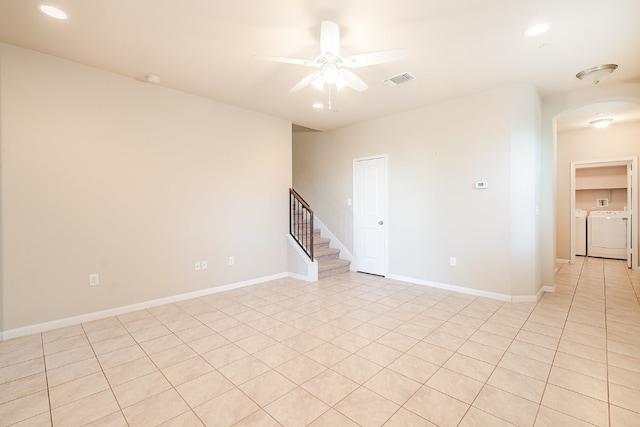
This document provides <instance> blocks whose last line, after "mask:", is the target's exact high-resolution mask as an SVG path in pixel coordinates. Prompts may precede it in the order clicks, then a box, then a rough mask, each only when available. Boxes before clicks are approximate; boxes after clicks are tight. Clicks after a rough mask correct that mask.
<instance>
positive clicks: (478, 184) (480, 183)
mask: <svg viewBox="0 0 640 427" xmlns="http://www.w3.org/2000/svg"><path fill="white" fill-rule="evenodd" d="M475 187H476V188H477V189H480V190H483V189H485V188H489V183H488V182H487V181H484V180H482V181H477V182H476V183H475Z"/></svg>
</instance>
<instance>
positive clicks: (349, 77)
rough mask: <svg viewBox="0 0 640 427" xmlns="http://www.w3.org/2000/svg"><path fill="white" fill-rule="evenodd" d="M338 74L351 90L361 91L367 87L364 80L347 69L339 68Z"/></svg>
mask: <svg viewBox="0 0 640 427" xmlns="http://www.w3.org/2000/svg"><path fill="white" fill-rule="evenodd" d="M340 76H341V77H342V78H344V80H345V81H346V82H347V86H349V87H350V88H351V89H353V90H357V91H358V92H363V91H365V90H367V88H368V87H369V86H368V85H367V84H366V83H365V82H364V80H362V79H361V78H360V77H358V76H356V75H355V74H353V73H352V72H351V71H349V70H345V69H341V70H340Z"/></svg>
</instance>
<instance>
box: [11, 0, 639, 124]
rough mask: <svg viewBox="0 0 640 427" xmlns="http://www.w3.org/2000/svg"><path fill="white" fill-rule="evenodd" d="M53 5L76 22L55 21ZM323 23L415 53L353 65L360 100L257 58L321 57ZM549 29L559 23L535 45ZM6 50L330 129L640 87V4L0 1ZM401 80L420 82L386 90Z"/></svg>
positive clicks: (367, 41)
mask: <svg viewBox="0 0 640 427" xmlns="http://www.w3.org/2000/svg"><path fill="white" fill-rule="evenodd" d="M41 4H49V5H53V6H56V7H59V8H61V9H63V10H64V11H65V12H67V14H68V16H69V17H68V19H67V20H64V21H62V20H56V19H53V18H51V17H48V16H46V15H44V14H43V13H41V12H40V10H39V9H38V6H40V5H41ZM322 20H330V21H334V22H336V23H338V24H339V25H340V38H341V54H342V55H343V56H350V55H354V54H359V53H365V52H371V51H380V50H387V49H396V48H404V49H406V58H405V59H402V60H399V61H396V62H391V63H385V64H379V65H374V66H370V67H364V68H357V69H352V71H354V72H355V73H356V74H357V75H358V76H359V77H360V78H362V79H363V80H364V81H365V82H366V83H367V84H368V85H369V88H368V90H366V91H364V92H361V93H359V92H356V91H354V90H352V89H350V88H348V87H345V88H343V89H341V90H340V91H336V90H333V91H332V92H331V95H330V94H329V90H328V89H327V87H326V86H325V88H324V90H323V91H322V92H321V91H319V90H317V89H316V88H314V87H313V86H311V85H310V86H307V87H305V88H304V89H302V90H300V91H298V92H291V91H290V89H291V88H292V87H293V86H294V85H295V84H296V83H298V82H299V81H300V80H301V79H302V78H304V77H305V76H306V75H307V74H309V73H310V72H311V71H313V70H314V69H313V68H309V67H305V66H301V65H293V64H284V63H276V62H269V61H263V60H258V59H255V58H254V56H256V55H272V56H280V57H292V58H302V59H313V58H315V57H316V56H317V55H318V54H319V53H320V52H319V43H320V42H319V37H320V26H321V22H322ZM540 22H547V23H550V24H551V28H550V29H549V30H548V31H547V32H545V33H543V34H541V35H538V36H534V37H526V36H524V32H525V31H526V30H527V29H528V28H529V27H530V26H532V25H533V24H536V23H540ZM0 41H1V42H5V43H8V44H12V45H15V46H19V47H23V48H27V49H32V50H35V51H38V52H43V53H46V54H49V55H54V56H57V57H60V58H64V59H68V60H71V61H75V62H78V63H81V64H85V65H88V66H90V67H95V68H98V69H102V70H106V71H109V72H113V73H117V74H120V75H122V76H126V77H129V78H132V79H136V80H139V81H140V84H151V83H147V82H146V79H145V76H146V75H147V74H156V75H158V76H160V79H161V81H160V83H159V85H161V86H165V87H167V88H171V89H175V90H179V91H183V92H188V93H191V94H195V95H199V96H202V97H206V98H209V99H213V100H216V101H220V102H224V103H227V104H231V105H235V106H239V107H243V108H246V109H250V110H254V111H259V112H264V113H266V114H270V115H273V116H277V117H282V118H284V119H287V120H290V121H292V122H293V123H294V124H297V125H300V126H304V127H307V128H311V129H316V130H330V129H335V128H338V127H341V126H346V125H350V124H353V123H358V122H361V121H365V120H369V119H372V118H376V117H381V116H385V115H390V114H395V113H399V112H402V111H407V110H410V109H414V108H418V107H422V106H426V105H431V104H435V103H439V102H443V101H446V100H449V99H453V98H457V97H462V96H466V95H470V94H473V93H477V92H481V91H484V90H488V89H492V88H496V87H499V86H503V85H509V84H528V85H534V86H535V87H536V88H537V89H538V91H539V93H540V95H541V96H547V95H552V94H556V93H561V92H565V91H572V90H579V89H581V88H585V87H587V86H588V85H590V84H591V83H588V82H585V81H581V80H578V79H577V78H576V77H575V75H576V73H578V72H579V71H581V70H583V69H585V68H590V67H593V66H596V65H600V64H607V63H615V64H618V65H619V68H618V70H617V71H615V72H614V73H613V74H612V75H611V76H609V77H608V78H607V79H606V80H603V81H602V82H600V83H599V84H600V85H609V84H615V83H620V82H625V81H635V82H637V81H639V79H640V1H639V0H610V1H602V0H395V1H371V0H272V1H266V0H234V1H219V0H42V1H37V0H0ZM400 73H410V74H412V75H413V76H414V77H415V80H412V81H409V82H407V83H404V84H401V85H398V86H395V87H389V86H387V85H385V84H384V83H383V80H384V79H386V78H388V77H391V76H394V75H397V74H400ZM329 96H331V101H332V102H331V106H332V109H331V110H329V109H328V108H327V106H328V101H329ZM314 103H322V104H324V105H325V107H324V108H322V109H316V108H313V106H312V105H313V104H314ZM605 107H606V105H603V106H602V108H605ZM616 107H618V106H616ZM627 107H633V108H632V109H631V110H632V111H631V112H629V111H628V110H624V112H623V113H620V111H619V110H616V114H621V116H624V117H625V118H624V119H623V120H638V119H640V114H638V113H637V111H635V110H638V107H639V106H638V105H633V104H630V105H628V106H627ZM597 112H600V111H597ZM604 113H605V114H608V112H607V111H604ZM585 114H595V112H590V111H589V112H585ZM612 114H613V113H612ZM593 119H594V117H592V116H589V117H587V116H582V117H580V118H579V120H580V121H582V122H584V123H586V124H588V122H589V121H590V120H593ZM574 120H578V119H574ZM572 126H574V127H575V126H576V125H572Z"/></svg>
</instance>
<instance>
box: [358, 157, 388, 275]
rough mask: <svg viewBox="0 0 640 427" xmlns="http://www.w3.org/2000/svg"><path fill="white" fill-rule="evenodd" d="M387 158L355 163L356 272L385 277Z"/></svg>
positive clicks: (361, 160) (364, 159)
mask: <svg viewBox="0 0 640 427" xmlns="http://www.w3.org/2000/svg"><path fill="white" fill-rule="evenodd" d="M386 213H387V156H386V155H382V156H373V157H366V158H359V159H354V161H353V231H354V239H353V242H354V245H353V246H354V261H355V268H356V270H357V271H361V272H363V273H370V274H377V275H380V276H384V275H386V241H387V239H386V229H387V224H386V219H387V214H386Z"/></svg>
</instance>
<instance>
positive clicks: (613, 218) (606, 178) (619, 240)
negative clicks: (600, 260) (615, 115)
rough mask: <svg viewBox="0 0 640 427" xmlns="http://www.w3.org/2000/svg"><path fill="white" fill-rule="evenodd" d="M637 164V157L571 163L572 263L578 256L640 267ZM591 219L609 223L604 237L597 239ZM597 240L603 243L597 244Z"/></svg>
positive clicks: (570, 229)
mask: <svg viewBox="0 0 640 427" xmlns="http://www.w3.org/2000/svg"><path fill="white" fill-rule="evenodd" d="M637 164H638V158H637V157H627V158H616V159H608V160H590V161H574V162H571V193H570V194H571V208H570V210H569V214H570V216H571V227H570V228H569V231H570V232H569V236H570V237H569V239H570V248H571V259H570V262H571V263H572V264H573V263H575V262H576V255H586V256H596V257H604V258H616V259H625V260H626V262H627V267H628V268H632V267H633V266H634V265H637V259H638V258H637V248H638V232H637V229H638V228H637V227H638V220H637V215H636V214H635V213H636V212H638V188H637V187H638V186H637V184H636V182H637V181H636V180H635V178H634V176H635V175H634V171H637ZM587 215H588V217H587ZM592 220H593V222H594V224H596V221H598V222H597V223H603V224H609V225H607V227H608V228H607V230H606V231H602V233H604V235H600V233H599V234H598V235H597V236H596V233H595V232H596V229H595V228H592V227H591V225H592V224H591V223H592ZM583 226H587V228H586V229H583ZM583 231H584V234H582V233H583ZM598 240H600V241H602V242H603V243H594V242H597V241H598Z"/></svg>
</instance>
